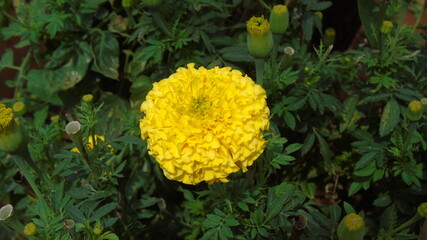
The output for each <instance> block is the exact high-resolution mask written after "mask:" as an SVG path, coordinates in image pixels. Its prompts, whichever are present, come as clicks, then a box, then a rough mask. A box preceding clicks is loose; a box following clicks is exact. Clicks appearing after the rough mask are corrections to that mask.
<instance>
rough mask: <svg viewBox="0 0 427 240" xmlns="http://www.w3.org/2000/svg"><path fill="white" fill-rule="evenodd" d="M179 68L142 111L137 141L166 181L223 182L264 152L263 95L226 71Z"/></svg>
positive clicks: (249, 81) (157, 88) (156, 87)
mask: <svg viewBox="0 0 427 240" xmlns="http://www.w3.org/2000/svg"><path fill="white" fill-rule="evenodd" d="M187 67H188V68H179V69H178V70H177V72H176V73H174V74H172V75H171V76H170V77H169V78H167V79H163V80H162V81H160V82H158V83H155V84H154V85H153V89H152V90H151V91H150V92H149V93H148V94H147V97H146V100H145V101H144V102H143V103H142V105H141V111H142V112H144V113H145V117H144V118H143V119H141V120H140V128H141V137H142V138H143V139H147V144H148V148H149V154H150V155H151V156H153V157H154V158H155V159H156V160H157V162H158V163H159V164H160V167H161V168H162V169H163V172H164V174H165V176H166V177H167V178H168V179H171V180H177V181H180V182H183V183H186V184H197V183H200V182H202V181H206V182H208V183H213V182H216V181H221V182H227V181H228V180H227V176H228V175H229V174H230V173H233V172H237V171H239V170H240V169H242V170H243V172H245V171H247V167H248V166H251V165H252V164H253V162H254V161H255V160H256V159H257V158H258V157H259V155H260V154H261V153H262V152H263V150H264V147H265V145H266V140H265V139H264V138H263V134H262V131H263V130H267V129H268V128H269V120H268V117H269V113H270V111H269V109H268V107H267V104H266V93H265V91H264V89H263V88H262V87H261V86H259V85H257V84H255V83H254V82H253V81H252V79H251V78H249V77H247V76H243V75H242V73H241V72H240V71H238V70H232V69H231V68H230V67H224V68H219V67H215V68H213V69H206V68H204V67H200V68H198V69H196V68H194V64H193V63H191V64H188V65H187Z"/></svg>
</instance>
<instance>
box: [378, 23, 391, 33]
mask: <svg viewBox="0 0 427 240" xmlns="http://www.w3.org/2000/svg"><path fill="white" fill-rule="evenodd" d="M392 29H393V23H392V22H390V21H384V22H383V24H381V28H380V32H382V33H384V34H385V35H387V34H389V33H390V32H391V30H392Z"/></svg>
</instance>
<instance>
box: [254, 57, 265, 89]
mask: <svg viewBox="0 0 427 240" xmlns="http://www.w3.org/2000/svg"><path fill="white" fill-rule="evenodd" d="M264 65H265V60H264V59H262V58H256V59H255V70H256V82H257V83H258V84H259V85H261V86H262V85H263V82H264V79H263V78H264Z"/></svg>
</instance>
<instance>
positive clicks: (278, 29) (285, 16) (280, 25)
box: [270, 4, 289, 34]
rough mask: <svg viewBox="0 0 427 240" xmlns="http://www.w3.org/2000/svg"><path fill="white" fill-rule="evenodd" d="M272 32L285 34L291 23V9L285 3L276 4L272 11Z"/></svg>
mask: <svg viewBox="0 0 427 240" xmlns="http://www.w3.org/2000/svg"><path fill="white" fill-rule="evenodd" d="M270 25H271V32H273V33H275V34H283V33H285V32H286V29H287V28H288V25H289V11H288V7H286V6H285V5H281V4H279V5H276V6H274V7H273V10H272V11H271V13H270Z"/></svg>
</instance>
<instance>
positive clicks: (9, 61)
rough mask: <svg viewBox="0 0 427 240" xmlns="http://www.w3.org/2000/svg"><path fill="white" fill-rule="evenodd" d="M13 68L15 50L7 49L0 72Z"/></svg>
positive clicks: (0, 63) (0, 61)
mask: <svg viewBox="0 0 427 240" xmlns="http://www.w3.org/2000/svg"><path fill="white" fill-rule="evenodd" d="M10 66H13V50H12V48H8V49H6V51H5V52H4V53H3V56H1V60H0V71H1V70H2V69H3V68H6V67H10Z"/></svg>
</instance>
